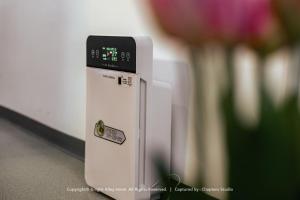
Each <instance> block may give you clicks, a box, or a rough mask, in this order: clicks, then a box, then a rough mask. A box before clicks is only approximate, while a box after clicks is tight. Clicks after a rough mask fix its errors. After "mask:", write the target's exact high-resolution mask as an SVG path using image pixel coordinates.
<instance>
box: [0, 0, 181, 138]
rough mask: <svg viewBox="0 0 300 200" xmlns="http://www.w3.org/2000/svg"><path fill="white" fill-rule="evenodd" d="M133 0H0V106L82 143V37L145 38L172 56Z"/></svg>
mask: <svg viewBox="0 0 300 200" xmlns="http://www.w3.org/2000/svg"><path fill="white" fill-rule="evenodd" d="M156 29H157V28H156V26H155V25H154V23H153V21H152V19H151V17H150V14H149V9H148V7H147V5H146V4H145V3H144V1H141V0H140V1H139V0H109V1H105V0H85V1H82V0H27V1H23V0H0V45H1V46H0V105H2V106H5V107H7V108H11V109H12V110H15V111H17V112H20V113H22V114H24V115H26V116H29V117H31V118H33V119H35V120H38V121H40V122H42V123H44V124H46V125H48V126H50V127H53V128H55V129H57V130H60V131H63V132H65V133H67V134H70V135H72V136H74V137H76V138H80V139H84V120H85V118H84V109H85V41H86V38H87V36H88V35H90V34H95V35H150V36H152V37H153V39H154V46H155V50H154V55H155V57H157V58H161V59H173V58H174V57H175V56H176V53H175V51H174V50H173V49H174V45H172V44H171V43H170V41H168V40H167V39H165V38H163V37H161V36H160V34H159V32H158V31H157V30H156Z"/></svg>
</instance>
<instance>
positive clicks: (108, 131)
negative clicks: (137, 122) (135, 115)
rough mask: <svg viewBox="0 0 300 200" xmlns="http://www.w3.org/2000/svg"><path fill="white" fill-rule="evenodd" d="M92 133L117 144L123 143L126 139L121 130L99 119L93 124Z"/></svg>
mask: <svg viewBox="0 0 300 200" xmlns="http://www.w3.org/2000/svg"><path fill="white" fill-rule="evenodd" d="M94 135H95V136H96V137H99V138H102V139H105V140H108V141H110V142H114V143H117V144H120V145H121V144H123V143H124V142H125V140H126V137H125V134H124V132H123V131H121V130H118V129H115V128H112V127H109V126H106V125H105V124H104V122H103V121H102V120H99V121H98V122H97V123H96V124H95V129H94Z"/></svg>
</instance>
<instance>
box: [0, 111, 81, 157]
mask: <svg viewBox="0 0 300 200" xmlns="http://www.w3.org/2000/svg"><path fill="white" fill-rule="evenodd" d="M0 117H2V118H4V119H7V120H9V121H11V122H13V123H15V124H17V125H19V126H21V127H23V128H25V129H27V130H29V131H30V132H32V133H33V134H35V135H37V136H39V137H42V138H44V139H45V140H47V141H49V142H50V143H52V144H54V145H56V146H58V147H60V148H61V149H62V150H64V151H65V152H67V153H70V154H71V155H73V156H75V157H77V158H78V159H80V160H84V150H85V142H84V141H83V140H80V139H77V138H74V137H72V136H70V135H67V134H66V133H63V132H61V131H58V130H55V129H53V128H51V127H48V126H46V125H44V124H42V123H40V122H38V121H36V120H33V119H31V118H29V117H27V116H25V115H23V114H20V113H18V112H15V111H13V110H10V109H8V108H5V107H3V106H0Z"/></svg>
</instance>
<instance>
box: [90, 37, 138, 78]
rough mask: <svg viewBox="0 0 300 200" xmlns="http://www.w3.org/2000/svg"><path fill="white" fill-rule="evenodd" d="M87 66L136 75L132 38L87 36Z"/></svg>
mask: <svg viewBox="0 0 300 200" xmlns="http://www.w3.org/2000/svg"><path fill="white" fill-rule="evenodd" d="M86 56H87V66H88V67H96V68H103V69H111V70H118V71H124V72H132V73H136V43H135V40H134V39H133V38H132V37H117V36H89V37H88V39H87V48H86Z"/></svg>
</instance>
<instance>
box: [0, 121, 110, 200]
mask: <svg viewBox="0 0 300 200" xmlns="http://www.w3.org/2000/svg"><path fill="white" fill-rule="evenodd" d="M87 189H88V187H87V185H86V184H85V180H84V163H83V161H81V160H79V159H77V158H75V157H74V156H72V155H69V154H68V153H66V152H64V151H62V150H61V149H60V148H59V147H56V146H55V145H53V144H51V143H49V142H47V141H46V140H44V139H42V138H40V137H38V136H36V135H34V134H33V133H31V132H30V131H28V130H25V129H23V128H21V127H19V126H17V125H15V124H13V123H11V122H9V121H6V120H5V119H3V118H1V117H0V200H65V199H66V200H68V199H70V200H71V199H72V200H81V199H82V200H103V199H108V198H107V197H105V196H102V195H101V194H98V193H95V192H91V191H86V190H87ZM80 191H81V192H80Z"/></svg>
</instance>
